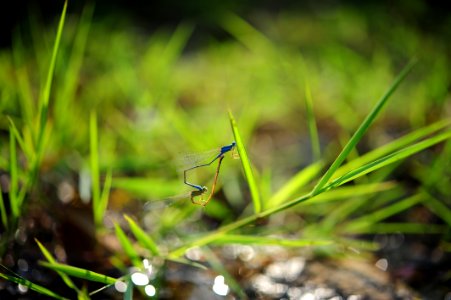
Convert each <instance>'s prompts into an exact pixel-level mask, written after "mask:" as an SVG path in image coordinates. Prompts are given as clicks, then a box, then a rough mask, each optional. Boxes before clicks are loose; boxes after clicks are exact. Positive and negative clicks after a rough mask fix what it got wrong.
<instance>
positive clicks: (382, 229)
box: [343, 223, 447, 234]
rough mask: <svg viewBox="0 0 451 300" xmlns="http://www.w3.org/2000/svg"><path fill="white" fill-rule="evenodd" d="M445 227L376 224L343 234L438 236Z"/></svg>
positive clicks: (356, 228) (415, 224)
mask: <svg viewBox="0 0 451 300" xmlns="http://www.w3.org/2000/svg"><path fill="white" fill-rule="evenodd" d="M446 229H447V226H445V225H437V224H418V223H376V224H368V225H366V226H361V227H355V228H347V229H345V231H344V232H343V233H344V234H392V233H404V234H438V233H445V232H446Z"/></svg>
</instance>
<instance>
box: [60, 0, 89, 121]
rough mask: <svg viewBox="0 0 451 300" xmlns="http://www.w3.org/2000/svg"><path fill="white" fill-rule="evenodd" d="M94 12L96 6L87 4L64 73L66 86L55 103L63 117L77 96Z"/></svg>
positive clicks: (64, 119)
mask: <svg viewBox="0 0 451 300" xmlns="http://www.w3.org/2000/svg"><path fill="white" fill-rule="evenodd" d="M93 12H94V5H93V4H92V3H89V4H87V5H86V6H85V7H84V9H83V12H82V15H81V18H80V23H79V24H78V26H77V33H76V35H75V39H74V45H73V48H72V52H71V55H70V58H69V60H68V62H67V67H66V68H65V72H64V76H65V77H64V85H63V86H62V88H61V89H60V91H59V94H58V96H57V97H58V98H57V99H58V102H57V103H55V111H56V112H57V113H58V114H59V115H61V116H63V115H65V111H66V110H67V109H68V107H69V105H70V104H71V102H72V101H73V99H74V96H75V94H76V89H77V85H78V83H79V78H80V77H79V74H80V70H81V67H82V64H83V58H84V53H85V49H86V42H87V40H88V34H89V30H90V27H91V21H92V15H93ZM62 119H63V120H62ZM66 120H67V118H60V119H59V120H58V121H62V122H65V121H66Z"/></svg>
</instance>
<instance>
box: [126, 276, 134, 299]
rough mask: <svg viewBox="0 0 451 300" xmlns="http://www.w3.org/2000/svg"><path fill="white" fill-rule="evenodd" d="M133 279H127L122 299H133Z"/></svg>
mask: <svg viewBox="0 0 451 300" xmlns="http://www.w3.org/2000/svg"><path fill="white" fill-rule="evenodd" d="M133 286H134V284H133V281H132V279H131V277H130V278H129V279H128V280H127V289H126V290H125V293H124V300H133Z"/></svg>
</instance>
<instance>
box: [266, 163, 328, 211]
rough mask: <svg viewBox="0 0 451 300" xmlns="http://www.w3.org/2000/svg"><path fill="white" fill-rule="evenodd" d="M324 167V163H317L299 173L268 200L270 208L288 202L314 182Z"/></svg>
mask: <svg viewBox="0 0 451 300" xmlns="http://www.w3.org/2000/svg"><path fill="white" fill-rule="evenodd" d="M322 166H323V164H322V163H315V164H312V165H310V166H308V167H307V168H305V169H303V170H301V171H299V172H298V173H297V174H296V175H294V176H293V177H292V178H291V179H290V180H288V182H287V183H285V184H284V185H283V186H282V187H281V188H280V189H279V190H278V191H277V192H276V193H275V194H274V195H273V196H272V197H271V198H270V199H269V200H268V202H267V205H268V207H275V206H277V205H280V204H281V203H283V202H285V201H288V200H289V198H290V197H292V196H293V194H294V193H296V192H297V191H299V190H300V189H301V188H302V187H304V186H305V185H306V184H307V183H309V182H310V181H311V180H313V179H314V178H315V177H316V175H318V173H319V172H320V171H321V168H322Z"/></svg>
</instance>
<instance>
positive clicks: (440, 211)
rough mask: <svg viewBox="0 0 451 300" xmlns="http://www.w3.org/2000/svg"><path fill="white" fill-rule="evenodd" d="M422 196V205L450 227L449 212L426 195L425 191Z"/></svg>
mask: <svg viewBox="0 0 451 300" xmlns="http://www.w3.org/2000/svg"><path fill="white" fill-rule="evenodd" d="M423 194H424V199H423V205H424V206H426V207H427V208H428V209H429V210H430V211H432V212H433V213H434V214H436V215H437V216H439V217H440V218H441V219H442V220H443V221H445V222H446V223H447V224H448V226H450V227H451V210H450V209H449V208H448V207H447V206H446V205H445V204H443V203H442V202H440V201H439V200H438V199H436V198H435V197H433V196H432V195H430V194H428V193H427V192H426V191H424V192H423Z"/></svg>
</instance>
